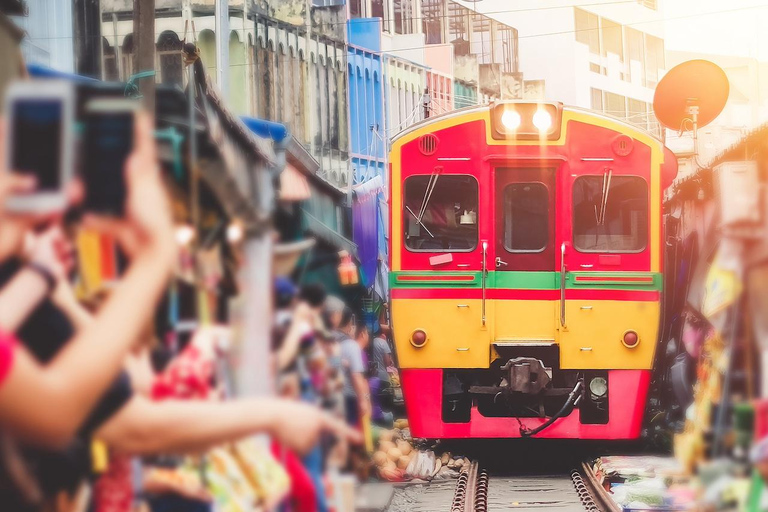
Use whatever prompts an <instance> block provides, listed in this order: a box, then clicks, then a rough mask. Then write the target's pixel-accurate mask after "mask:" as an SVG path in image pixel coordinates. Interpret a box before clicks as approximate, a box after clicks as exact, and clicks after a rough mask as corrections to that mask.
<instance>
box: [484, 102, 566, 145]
mask: <svg viewBox="0 0 768 512" xmlns="http://www.w3.org/2000/svg"><path fill="white" fill-rule="evenodd" d="M490 110H491V136H492V137H493V138H494V139H496V140H512V139H518V140H537V141H540V140H558V139H559V138H560V132H561V129H560V128H561V125H562V119H563V115H562V114H563V105H562V104H560V103H536V102H525V101H503V102H499V103H495V104H494V105H492V106H491V109H490Z"/></svg>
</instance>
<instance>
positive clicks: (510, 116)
mask: <svg viewBox="0 0 768 512" xmlns="http://www.w3.org/2000/svg"><path fill="white" fill-rule="evenodd" d="M521 122H522V118H521V117H520V114H518V113H517V111H515V110H505V111H504V113H503V114H501V124H503V125H504V128H506V129H507V130H509V131H511V132H513V131H515V130H517V129H518V128H520V123H521Z"/></svg>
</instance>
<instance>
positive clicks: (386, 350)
mask: <svg viewBox="0 0 768 512" xmlns="http://www.w3.org/2000/svg"><path fill="white" fill-rule="evenodd" d="M373 363H374V365H375V370H376V376H377V377H378V378H379V380H381V382H382V383H385V384H390V379H389V372H388V371H387V368H389V367H391V366H394V365H395V363H394V361H393V360H392V349H391V348H390V346H389V342H388V341H387V338H386V337H385V335H384V333H382V332H379V334H378V335H377V336H374V338H373Z"/></svg>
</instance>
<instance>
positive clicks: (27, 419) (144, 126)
mask: <svg viewBox="0 0 768 512" xmlns="http://www.w3.org/2000/svg"><path fill="white" fill-rule="evenodd" d="M135 127H136V133H135V136H134V141H135V147H134V151H133V153H132V154H131V157H130V158H129V160H128V162H127V163H126V167H125V176H126V183H127V186H128V197H127V199H126V216H125V218H123V219H119V220H107V219H103V220H102V219H94V218H91V221H92V222H91V223H92V224H93V225H94V226H98V225H99V220H101V228H102V230H103V232H106V233H109V234H110V235H112V236H114V237H115V239H117V240H119V241H120V245H121V247H122V248H123V250H125V251H126V253H127V254H128V255H129V257H131V261H132V263H131V266H130V268H129V269H128V270H127V272H126V274H125V276H124V278H123V280H122V281H121V283H120V284H119V285H118V286H117V288H116V289H115V291H114V292H113V294H112V296H111V297H110V298H109V299H108V300H107V302H106V304H105V305H104V307H103V308H102V310H101V311H100V312H99V314H98V316H97V317H96V318H95V319H94V321H93V323H92V324H91V325H90V326H88V327H87V328H86V329H84V330H81V331H80V332H79V333H78V335H77V336H75V338H74V339H73V340H72V341H70V342H69V343H68V344H67V345H66V346H65V347H64V348H62V349H61V350H60V351H59V352H58V353H57V354H56V357H55V358H54V359H53V360H52V361H51V362H50V363H48V364H47V365H46V366H45V367H42V366H41V365H39V364H38V363H37V362H36V361H35V360H34V358H33V357H32V356H31V355H30V354H29V353H28V352H26V351H25V350H24V349H23V348H20V347H19V348H17V350H16V355H17V357H16V361H15V362H14V364H13V366H12V367H11V369H10V373H9V374H8V376H7V377H6V379H5V381H4V382H3V384H2V386H0V424H2V425H3V427H4V428H7V429H8V430H9V431H10V432H11V433H13V434H14V435H18V436H20V437H23V438H24V439H26V440H28V441H30V442H35V443H38V444H43V445H47V446H52V447H61V446H64V445H65V444H66V443H67V442H68V441H69V440H70V439H71V437H72V436H73V435H74V434H75V432H76V431H77V429H78V428H79V427H80V425H81V424H82V422H83V421H84V419H85V418H86V416H87V414H88V413H89V412H90V411H91V409H92V408H93V406H94V404H96V402H97V400H98V399H99V398H100V397H101V395H102V393H103V392H104V390H105V389H106V388H107V386H108V385H109V383H110V382H111V381H112V380H113V379H114V378H115V376H116V375H117V374H118V372H119V371H120V370H121V368H122V365H123V360H124V358H125V355H126V353H127V352H128V350H129V348H130V347H131V345H133V343H134V342H135V340H136V339H137V338H138V336H139V334H140V333H141V331H142V329H143V326H144V324H145V322H146V321H147V320H149V319H150V318H152V314H153V312H154V307H155V304H156V303H157V301H158V299H159V298H160V294H161V293H162V291H163V289H164V287H165V284H166V280H167V279H168V277H169V275H170V272H171V266H172V262H173V261H174V257H175V250H176V248H175V243H174V239H173V220H172V217H171V208H170V204H169V202H168V196H167V193H166V191H165V188H164V186H163V183H162V177H161V176H160V169H159V166H158V163H157V156H156V150H155V144H154V139H153V133H152V123H151V120H150V119H149V118H147V117H146V116H143V115H142V116H139V117H138V118H137V122H136V124H135ZM2 153H3V149H2V147H0V156H2ZM1 161H2V158H0V162H1ZM0 170H2V169H0ZM11 175H12V174H10V173H4V172H0V176H11ZM2 190H3V187H2V186H0V191H2ZM2 195H3V194H2V193H0V197H1V196H2ZM0 213H4V212H0ZM0 217H2V215H0ZM0 221H2V222H0V226H2V225H3V224H4V223H5V221H6V219H4V218H0ZM87 221H88V217H86V222H87ZM52 233H55V232H54V231H52ZM50 236H51V237H52V238H53V236H54V235H53V234H52V235H50ZM52 247H54V248H55V249H56V251H57V253H58V256H59V258H61V259H62V260H63V261H64V263H65V265H64V268H65V267H66V256H65V255H63V254H61V253H62V252H66V246H65V245H62V244H53V245H52ZM30 397H32V399H30Z"/></svg>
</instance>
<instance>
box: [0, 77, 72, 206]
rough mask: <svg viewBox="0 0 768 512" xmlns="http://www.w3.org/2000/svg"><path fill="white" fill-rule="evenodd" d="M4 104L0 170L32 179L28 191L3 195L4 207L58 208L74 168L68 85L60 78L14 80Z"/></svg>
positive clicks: (64, 197) (64, 200)
mask: <svg viewBox="0 0 768 512" xmlns="http://www.w3.org/2000/svg"><path fill="white" fill-rule="evenodd" d="M5 102H6V104H5V111H6V113H7V116H8V122H7V125H6V130H5V133H6V135H5V137H6V141H5V143H6V148H8V149H7V151H6V161H5V168H6V169H8V171H9V172H15V173H20V174H29V175H32V176H34V177H35V179H36V180H37V187H36V188H35V190H34V191H33V192H31V193H28V194H23V195H14V196H10V197H8V199H7V200H6V205H5V207H6V208H7V209H8V210H12V211H17V212H50V211H56V210H63V209H64V208H66V206H67V197H66V186H67V185H68V184H69V182H70V181H71V179H72V175H73V168H74V164H73V158H74V123H75V119H74V110H75V88H74V85H73V84H72V83H71V82H67V81H61V80H32V81H24V82H15V83H13V84H12V85H11V86H10V87H9V88H8V92H7V94H6V97H5Z"/></svg>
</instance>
